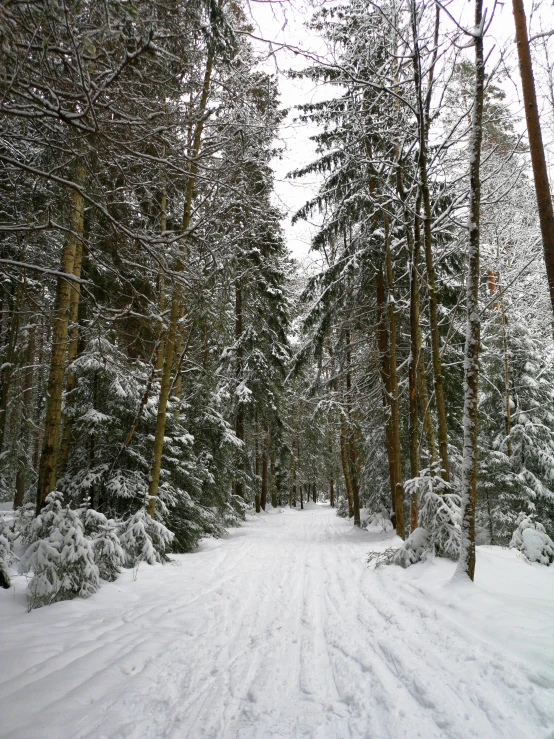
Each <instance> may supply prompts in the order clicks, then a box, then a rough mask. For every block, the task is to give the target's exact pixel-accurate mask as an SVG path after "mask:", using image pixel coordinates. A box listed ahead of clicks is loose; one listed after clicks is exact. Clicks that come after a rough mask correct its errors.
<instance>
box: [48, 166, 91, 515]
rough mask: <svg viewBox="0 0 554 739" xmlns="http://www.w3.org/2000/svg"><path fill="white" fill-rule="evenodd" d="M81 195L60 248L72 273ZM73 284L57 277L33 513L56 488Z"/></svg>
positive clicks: (75, 196) (80, 176) (79, 176)
mask: <svg viewBox="0 0 554 739" xmlns="http://www.w3.org/2000/svg"><path fill="white" fill-rule="evenodd" d="M83 180H84V167H83V165H82V164H80V163H79V164H78V165H77V173H76V182H77V184H79V185H80V184H81V183H82V182H83ZM83 222H84V198H83V195H82V193H81V191H80V190H73V191H72V192H71V230H72V232H73V233H69V234H68V236H67V238H66V240H65V243H64V246H63V251H62V263H61V271H62V272H65V273H66V274H72V273H73V267H74V261H75V253H76V249H77V244H78V242H80V240H81V239H82V236H83ZM75 287H76V283H74V282H73V281H71V282H70V281H69V280H67V279H65V278H63V277H58V282H57V287H56V299H55V308H54V323H53V327H52V354H51V357H50V371H49V375H48V390H47V401H46V418H45V421H44V436H43V438H42V452H41V456H40V463H39V473H38V485H37V513H39V512H40V510H41V508H42V507H43V505H44V501H45V500H46V497H47V496H48V494H49V493H51V492H52V490H54V488H55V487H56V470H57V463H58V445H59V441H60V432H61V422H62V394H63V384H64V375H65V357H66V351H67V339H68V326H69V318H70V305H71V294H72V291H73V290H74V289H75Z"/></svg>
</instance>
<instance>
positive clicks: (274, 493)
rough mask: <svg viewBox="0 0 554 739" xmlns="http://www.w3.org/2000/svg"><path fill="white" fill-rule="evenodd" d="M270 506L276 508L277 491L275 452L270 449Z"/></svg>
mask: <svg viewBox="0 0 554 739" xmlns="http://www.w3.org/2000/svg"><path fill="white" fill-rule="evenodd" d="M270 471H271V481H272V484H271V507H272V508H277V493H278V483H277V468H276V466H275V452H273V451H272V453H271V468H270Z"/></svg>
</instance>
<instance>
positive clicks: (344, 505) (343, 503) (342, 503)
mask: <svg viewBox="0 0 554 739" xmlns="http://www.w3.org/2000/svg"><path fill="white" fill-rule="evenodd" d="M337 516H340V517H341V518H348V501H347V500H346V496H345V495H341V496H339V499H338V501H337Z"/></svg>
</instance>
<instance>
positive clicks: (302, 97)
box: [247, 0, 554, 261]
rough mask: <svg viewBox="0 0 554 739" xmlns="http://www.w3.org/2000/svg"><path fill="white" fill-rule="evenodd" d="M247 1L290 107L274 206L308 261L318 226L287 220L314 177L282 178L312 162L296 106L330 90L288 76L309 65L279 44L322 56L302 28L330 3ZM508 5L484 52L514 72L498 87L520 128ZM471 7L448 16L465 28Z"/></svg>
mask: <svg viewBox="0 0 554 739" xmlns="http://www.w3.org/2000/svg"><path fill="white" fill-rule="evenodd" d="M330 1H331V2H332V1H333V0H330ZM247 2H248V7H249V9H250V13H251V16H252V19H253V24H254V32H253V35H254V36H255V37H258V38H259V39H263V41H256V40H255V44H256V45H257V47H258V50H259V51H260V52H262V53H264V55H266V56H267V59H266V62H265V64H264V66H265V68H266V69H267V70H268V71H273V72H274V73H277V74H278V77H279V89H280V93H281V103H282V105H283V107H286V108H290V109H291V111H290V113H289V115H288V117H287V119H286V121H285V122H284V124H283V126H282V128H281V132H280V144H281V146H282V147H283V149H284V151H283V154H282V157H281V158H280V159H279V160H276V161H274V162H273V168H274V170H275V178H276V182H275V192H276V197H277V201H278V205H279V206H280V207H281V209H282V210H283V212H284V214H285V218H284V221H283V227H284V229H285V233H286V236H287V240H288V244H289V248H290V250H291V251H292V253H293V254H294V256H296V257H297V258H299V259H301V260H303V261H304V260H305V259H307V258H308V251H309V246H310V240H311V235H312V233H313V232H314V229H315V228H316V224H313V225H311V226H310V225H309V224H305V223H300V224H297V225H295V226H292V225H291V223H290V218H291V216H292V214H293V213H294V212H295V211H296V210H297V209H298V208H300V207H301V206H302V205H303V204H304V202H306V200H308V199H309V198H310V197H312V196H313V195H314V194H315V192H316V190H317V184H318V183H317V180H316V179H315V178H303V179H302V180H301V181H299V180H290V179H287V177H286V175H287V173H288V172H290V171H291V170H293V169H296V168H297V167H300V166H302V165H304V164H307V163H308V162H310V161H312V160H313V159H314V158H315V155H316V152H315V146H314V144H313V143H312V142H311V141H310V135H312V134H313V133H314V129H311V130H310V129H309V128H307V127H305V126H303V125H300V124H298V123H295V121H294V119H295V118H296V116H297V113H296V112H295V111H294V106H295V105H299V104H302V103H307V102H313V101H315V100H321V99H325V98H326V97H328V96H329V95H330V94H332V92H331V91H330V90H329V89H327V90H325V89H324V88H323V89H322V88H321V87H320V88H315V87H314V85H313V84H312V83H311V82H309V81H307V80H291V79H290V78H289V77H288V76H287V75H286V72H287V70H288V69H291V68H293V69H302V68H304V67H306V66H308V65H309V61H307V60H306V59H305V58H304V57H303V56H302V55H301V54H294V53H293V52H292V51H290V50H289V49H285V48H282V45H283V44H287V45H288V46H291V47H295V48H299V49H301V50H303V51H306V52H309V53H315V54H317V55H320V56H322V55H325V52H326V48H325V44H324V42H323V41H322V39H321V38H319V37H318V36H317V35H316V34H314V33H312V32H311V31H310V30H309V29H308V28H307V27H306V22H307V21H308V20H309V18H310V17H311V15H312V13H313V10H314V8H315V7H317V6H320V5H322V4H324V3H325V4H330V2H329V0H311V1H310V0H247ZM493 2H494V0H485V2H484V5H485V7H486V8H487V9H488V14H489V17H490V12H491V9H492V6H493ZM525 5H526V9H527V12H528V18H529V13H530V10H531V2H529V0H526V1H525ZM543 5H544V6H545V7H546V6H547V9H546V11H544V10H543V13H542V16H543V26H544V24H545V23H546V27H547V28H548V27H551V26H553V25H554V10H552V5H551V2H550V1H549V0H543ZM511 6H512V3H511V2H510V0H505V2H504V3H503V4H502V5H498V6H497V8H496V11H495V14H494V18H493V22H492V24H491V26H490V28H489V32H488V36H487V40H486V45H487V48H488V50H490V49H491V47H493V46H494V47H495V48H494V49H493V51H492V55H491V57H490V59H489V68H490V67H491V66H492V65H494V63H495V58H497V54H498V50H499V49H502V50H503V51H504V53H507V57H506V58H507V61H508V63H509V64H511V66H512V67H514V68H515V73H514V75H513V77H512V78H511V79H510V78H509V77H508V78H506V79H505V80H504V81H503V83H502V86H503V88H504V89H505V91H506V93H507V95H508V99H509V100H510V101H511V104H512V108H513V112H514V115H515V116H519V117H520V118H521V122H520V125H523V117H522V115H521V105H520V96H519V91H518V89H517V84H518V83H519V79H518V74H517V67H516V49H515V44H514V43H513V37H514V21H513V16H512V7H511ZM473 8H474V6H473V2H471V1H469V0H452V2H450V3H449V4H448V9H449V11H450V13H451V14H452V15H453V16H454V17H456V19H458V20H459V21H460V22H461V24H462V25H463V24H465V25H467V26H469V25H471V23H472V18H473ZM441 15H442V23H444V24H445V25H447V24H449V25H451V24H452V21H451V20H449V19H448V18H447V17H446V15H445V13H444V12H443V13H442V14H441ZM539 22H540V18H538V17H536V18H535V19H534V20H533V21H532V28H533V32H535V33H536V32H537V31H538V30H539Z"/></svg>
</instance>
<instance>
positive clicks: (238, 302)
mask: <svg viewBox="0 0 554 739" xmlns="http://www.w3.org/2000/svg"><path fill="white" fill-rule="evenodd" d="M241 339H242V289H241V287H240V285H239V284H238V283H237V285H236V288H235V342H236V343H237V366H236V375H237V381H238V382H240V378H241V377H242V362H243V347H242V343H241ZM235 434H236V437H237V439H240V441H242V442H243V443H244V406H243V404H242V402H241V401H240V398H239V402H238V406H237V417H236V419H235ZM243 456H244V452H243V450H242V448H241V450H240V458H241V460H242V459H243ZM240 468H241V471H242V469H243V465H242V464H241V465H240ZM235 495H239V496H240V497H241V498H244V489H243V485H242V479H238V480H236V482H235Z"/></svg>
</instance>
